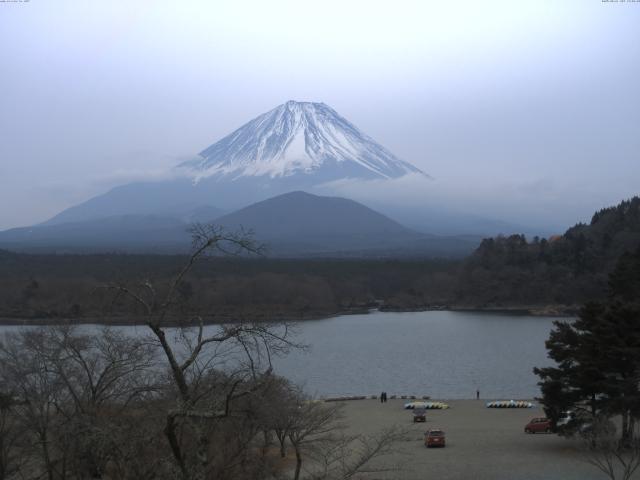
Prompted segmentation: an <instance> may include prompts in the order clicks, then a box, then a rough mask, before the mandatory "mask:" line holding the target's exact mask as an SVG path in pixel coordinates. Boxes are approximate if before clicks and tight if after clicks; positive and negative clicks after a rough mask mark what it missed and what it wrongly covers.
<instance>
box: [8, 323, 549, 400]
mask: <svg viewBox="0 0 640 480" xmlns="http://www.w3.org/2000/svg"><path fill="white" fill-rule="evenodd" d="M553 320H555V318H551V317H531V316H524V315H513V314H500V313H479V312H449V311H433V312H402V313H394V312H372V313H370V314H364V315H344V316H339V317H333V318H328V319H323V320H313V321H307V322H302V323H300V324H298V330H299V336H298V337H297V340H298V341H299V342H301V343H305V344H307V345H309V346H310V348H309V349H308V351H305V352H300V351H297V352H296V351H294V352H293V353H291V354H290V355H289V356H287V357H284V358H278V359H275V361H274V364H275V370H276V373H278V374H280V375H283V376H285V377H288V378H290V379H291V380H294V381H295V382H296V383H298V384H301V385H303V386H304V388H305V390H306V391H307V392H308V393H310V394H312V395H317V396H341V395H365V394H366V395H369V394H377V393H379V392H380V391H382V390H385V391H386V392H387V393H388V394H389V395H392V394H399V395H405V394H406V395H430V396H431V397H432V398H443V399H458V398H475V392H476V389H479V390H480V395H481V397H482V398H491V399H494V398H502V399H516V398H533V397H535V396H537V395H539V389H538V386H537V385H536V383H537V377H536V376H534V375H533V372H532V369H533V367H534V366H545V365H549V364H550V362H551V361H550V360H549V359H548V358H547V356H546V350H545V348H544V342H545V340H546V339H547V338H548V336H549V331H550V330H551V328H552V322H553ZM18 328H20V327H13V326H11V327H0V333H2V332H7V331H11V330H17V329H18ZM83 328H87V329H92V328H93V329H95V328H99V327H97V326H94V325H88V326H84V327H83ZM118 328H121V329H122V330H124V331H126V332H128V333H130V334H134V335H143V334H146V333H147V330H146V328H145V327H140V326H138V327H118Z"/></svg>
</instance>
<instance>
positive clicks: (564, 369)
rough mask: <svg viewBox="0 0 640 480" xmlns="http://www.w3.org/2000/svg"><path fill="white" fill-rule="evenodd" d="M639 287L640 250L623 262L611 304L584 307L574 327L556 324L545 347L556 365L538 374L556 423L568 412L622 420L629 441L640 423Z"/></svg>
mask: <svg viewBox="0 0 640 480" xmlns="http://www.w3.org/2000/svg"><path fill="white" fill-rule="evenodd" d="M639 287H640V250H638V251H637V252H636V253H635V254H626V255H624V256H623V257H621V259H620V261H619V263H618V266H617V267H616V269H615V271H614V272H613V273H612V274H611V276H610V292H609V293H610V295H609V299H608V300H607V301H606V302H601V303H596V302H593V303H589V304H587V305H585V306H584V307H583V308H582V310H581V311H580V315H579V318H578V319H576V320H575V321H573V322H562V321H558V322H555V329H554V330H552V332H551V335H550V337H549V340H547V342H546V347H547V350H548V351H549V353H548V354H549V357H550V358H551V359H553V360H555V362H556V364H557V365H556V366H555V367H548V368H535V369H534V372H535V373H536V375H538V376H539V377H540V379H541V381H540V383H539V385H540V387H541V390H542V398H541V402H542V404H543V405H544V408H545V411H546V413H547V415H548V416H549V417H550V418H551V419H552V420H553V421H557V420H558V418H559V417H560V415H561V412H563V411H567V410H572V411H574V412H577V413H578V417H579V418H580V415H579V414H580V413H583V414H587V415H586V417H588V418H589V420H588V421H593V419H594V418H596V417H602V416H604V417H611V416H614V415H620V416H621V417H622V439H623V440H628V439H630V437H631V435H632V432H633V427H634V423H635V421H636V420H638V419H639V418H640V301H639V300H640V298H639V294H640V288H639ZM582 418H585V415H582Z"/></svg>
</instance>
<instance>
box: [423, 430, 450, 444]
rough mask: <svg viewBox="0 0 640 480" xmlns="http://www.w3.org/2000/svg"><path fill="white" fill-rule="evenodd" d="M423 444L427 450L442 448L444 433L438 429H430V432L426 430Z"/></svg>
mask: <svg viewBox="0 0 640 480" xmlns="http://www.w3.org/2000/svg"><path fill="white" fill-rule="evenodd" d="M424 444H425V446H426V447H427V448H430V447H444V446H445V440H444V431H443V430H440V429H439V428H432V429H431V430H427V433H425V434H424Z"/></svg>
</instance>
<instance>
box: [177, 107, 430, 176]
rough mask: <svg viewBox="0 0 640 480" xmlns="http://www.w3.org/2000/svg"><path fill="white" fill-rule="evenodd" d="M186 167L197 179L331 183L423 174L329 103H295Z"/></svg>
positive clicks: (260, 119)
mask: <svg viewBox="0 0 640 480" xmlns="http://www.w3.org/2000/svg"><path fill="white" fill-rule="evenodd" d="M182 166H183V167H185V168H188V169H190V170H191V172H192V173H193V175H194V176H195V178H196V179H202V178H207V177H217V178H220V179H222V178H227V179H231V180H237V179H238V178H241V177H269V178H270V179H276V178H283V177H294V176H300V175H303V176H308V177H313V180H314V181H328V180H337V179H341V178H362V179H374V178H377V179H389V178H398V177H401V176H403V175H406V174H408V173H422V172H421V171H420V170H419V169H418V168H416V167H414V166H413V165H411V164H410V163H408V162H405V161H403V160H400V159H398V158H397V157H395V156H394V155H393V154H392V153H391V152H389V151H388V150H387V149H385V148H384V147H383V146H381V145H380V144H378V143H376V142H375V141H374V140H373V139H372V138H370V137H368V136H367V135H365V134H364V133H362V132H361V131H360V130H358V128H357V127H356V126H355V125H353V124H352V123H351V122H349V121H348V120H347V119H345V118H344V117H341V116H340V115H339V114H338V113H337V112H336V111H335V110H333V109H332V108H331V107H329V106H327V105H325V104H324V103H311V102H295V101H293V100H290V101H288V102H287V103H285V104H283V105H280V106H279V107H276V108H274V109H273V110H271V111H269V112H267V113H264V114H262V115H260V116H259V117H257V118H255V119H253V120H251V121H250V122H249V123H247V124H245V125H244V126H242V127H240V128H239V129H238V130H236V131H235V132H233V133H231V134H230V135H228V136H226V137H225V138H223V139H222V140H220V141H218V142H216V143H214V144H213V145H211V146H210V147H209V148H206V149H205V150H203V151H202V152H200V158H197V159H195V160H191V161H188V162H185V163H184V164H183V165H182Z"/></svg>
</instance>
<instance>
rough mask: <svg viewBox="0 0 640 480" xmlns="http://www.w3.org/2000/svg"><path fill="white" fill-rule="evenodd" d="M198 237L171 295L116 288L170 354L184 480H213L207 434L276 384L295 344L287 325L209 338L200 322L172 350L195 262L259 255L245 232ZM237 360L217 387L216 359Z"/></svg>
mask: <svg viewBox="0 0 640 480" xmlns="http://www.w3.org/2000/svg"><path fill="white" fill-rule="evenodd" d="M191 233H192V236H193V254H192V255H191V256H190V257H189V259H188V261H187V262H186V264H185V265H184V267H183V268H182V269H181V270H180V272H178V274H177V275H176V276H175V278H174V279H173V280H172V281H171V282H170V284H169V286H168V288H167V289H166V292H165V293H164V294H160V293H159V290H157V289H156V287H155V286H154V285H152V283H151V282H150V281H144V282H141V283H140V284H138V285H134V286H132V287H131V286H126V285H122V284H114V285H111V286H110V288H111V289H113V290H115V291H116V292H117V293H118V294H121V295H124V296H126V297H127V298H129V299H132V300H133V301H134V302H135V303H137V304H138V305H139V306H141V307H142V309H143V311H144V314H145V318H146V320H145V323H146V325H147V327H148V328H149V329H150V331H151V332H152V333H153V335H154V337H155V339H156V340H157V342H158V345H159V347H160V349H161V351H162V352H163V356H164V359H165V361H166V364H167V366H168V369H169V371H170V373H171V378H172V383H173V385H174V386H175V389H176V394H177V398H176V404H175V408H172V409H170V410H169V411H168V412H167V416H166V424H165V428H164V433H165V435H166V438H167V441H168V443H169V446H170V449H171V452H172V455H173V458H174V461H175V463H176V465H177V466H178V468H179V470H180V472H181V475H182V477H183V478H184V479H189V480H192V479H193V480H199V479H204V478H205V477H206V476H207V475H208V472H209V468H210V465H211V463H212V461H213V457H212V454H213V453H214V452H212V447H211V445H210V440H209V438H210V432H209V431H208V429H209V427H210V426H211V424H212V423H215V422H218V421H221V420H223V419H226V418H228V417H229V416H231V415H232V408H233V404H234V402H236V401H238V400H239V399H242V398H244V397H247V396H250V395H252V394H255V393H256V392H258V391H260V390H261V389H262V388H263V387H264V385H265V384H267V383H268V382H269V381H270V378H271V375H270V372H271V355H273V354H276V353H278V352H283V351H286V350H287V349H288V348H290V347H291V346H292V345H293V344H292V343H291V341H290V339H289V336H290V332H289V328H288V326H287V325H283V324H279V325H267V324H242V323H240V324H232V325H219V326H217V327H215V328H213V329H212V330H213V331H212V332H208V331H207V329H205V326H204V321H203V318H202V317H201V316H194V317H193V318H192V319H191V321H189V322H181V323H180V334H179V336H178V341H177V342H175V343H173V344H172V342H171V341H170V340H169V338H168V336H167V320H168V319H169V318H170V317H171V316H172V314H175V313H177V312H178V313H179V312H182V311H183V309H180V308H177V307H178V304H179V295H178V291H179V288H180V286H181V285H182V283H183V282H184V280H185V277H186V276H187V275H188V273H189V272H190V271H191V269H192V268H193V266H194V265H195V264H196V262H198V261H199V260H200V259H201V258H202V257H204V256H205V255H206V254H207V253H210V252H216V253H221V254H227V255H228V254H230V255H237V254H243V253H258V252H259V251H260V248H259V247H258V246H256V245H255V244H254V243H253V241H252V240H251V237H250V235H248V234H246V233H244V232H240V233H238V234H229V233H226V232H225V231H224V230H223V229H221V228H218V227H215V226H206V225H195V226H194V227H193V229H192V232H191ZM218 352H223V353H222V354H219V353H218ZM238 352H239V353H241V354H243V358H244V362H242V363H238V364H236V366H235V367H234V368H233V369H232V372H231V373H230V374H229V375H227V376H226V379H227V381H226V382H224V383H223V384H220V383H216V382H215V381H213V382H212V381H210V380H211V378H210V377H209V374H210V373H211V372H212V370H213V367H212V365H214V364H215V360H216V358H217V359H218V360H221V358H220V357H221V356H224V355H225V354H226V355H227V357H234V358H236V359H237V358H238V356H237V354H238ZM226 360H229V358H226ZM184 426H188V427H189V429H190V430H191V431H192V432H193V435H192V437H193V439H194V443H195V445H192V444H185V442H184V441H183V439H182V438H181V435H180V434H179V433H178V432H179V429H182V428H183V427H184ZM213 450H215V449H213Z"/></svg>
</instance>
